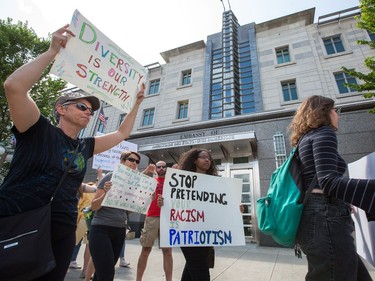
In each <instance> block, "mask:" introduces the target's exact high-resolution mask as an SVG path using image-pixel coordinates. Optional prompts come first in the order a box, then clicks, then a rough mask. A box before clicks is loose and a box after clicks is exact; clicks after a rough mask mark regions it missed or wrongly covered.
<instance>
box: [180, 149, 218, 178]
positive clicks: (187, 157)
mask: <svg viewBox="0 0 375 281" xmlns="http://www.w3.org/2000/svg"><path fill="white" fill-rule="evenodd" d="M201 152H206V153H208V155H210V158H211V165H210V168H209V169H208V170H207V172H206V174H207V175H213V176H217V175H218V173H217V168H216V165H215V163H214V160H213V159H212V157H211V153H210V152H209V151H208V150H207V149H203V148H192V149H190V150H189V151H186V152H185V153H183V154H182V155H181V157H180V159H179V161H178V166H179V168H180V169H181V170H185V171H190V172H196V171H197V166H196V165H195V163H194V162H195V160H197V159H198V156H199V154H200V153H201Z"/></svg>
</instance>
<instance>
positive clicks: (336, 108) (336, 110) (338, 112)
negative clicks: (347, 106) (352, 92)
mask: <svg viewBox="0 0 375 281" xmlns="http://www.w3.org/2000/svg"><path fill="white" fill-rule="evenodd" d="M332 109H333V110H334V111H335V112H336V113H337V114H340V113H341V107H334V108H332Z"/></svg>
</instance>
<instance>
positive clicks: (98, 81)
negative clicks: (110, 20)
mask: <svg viewBox="0 0 375 281" xmlns="http://www.w3.org/2000/svg"><path fill="white" fill-rule="evenodd" d="M69 29H70V30H71V31H72V32H73V33H74V34H75V37H70V38H69V40H68V43H67V45H66V48H61V49H60V52H59V54H58V55H57V57H56V59H55V62H54V64H53V65H52V68H51V71H50V72H51V73H52V74H54V75H56V76H57V77H59V78H61V79H64V80H65V81H67V82H69V83H71V84H73V85H75V86H76V87H78V88H80V89H82V90H83V91H85V92H87V93H90V94H92V95H94V96H96V97H98V98H99V99H101V100H103V101H105V102H107V103H109V104H111V105H112V106H114V107H116V108H118V109H120V110H121V111H123V112H129V111H130V109H131V108H132V106H133V104H134V102H135V100H136V94H137V92H138V89H139V86H140V85H141V84H142V82H144V81H145V79H146V75H147V71H146V69H145V68H144V67H143V66H142V65H141V64H139V63H138V62H137V61H136V60H134V59H133V58H132V57H130V56H129V55H128V54H127V53H126V52H124V51H123V50H121V48H120V47H119V46H117V45H116V44H115V43H113V42H112V41H111V40H110V39H109V38H107V37H106V36H105V35H104V34H103V33H102V32H100V30H99V29H97V28H96V27H95V26H94V25H93V24H92V23H91V22H90V21H89V20H87V19H86V18H85V17H84V16H83V15H82V14H81V13H80V12H79V11H78V10H75V11H74V14H73V17H72V21H71V23H70V27H69ZM135 39H136V38H134V40H135Z"/></svg>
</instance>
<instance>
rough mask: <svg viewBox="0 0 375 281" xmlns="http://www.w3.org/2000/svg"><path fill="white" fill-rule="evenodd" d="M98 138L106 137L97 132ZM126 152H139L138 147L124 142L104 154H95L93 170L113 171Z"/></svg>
mask: <svg viewBox="0 0 375 281" xmlns="http://www.w3.org/2000/svg"><path fill="white" fill-rule="evenodd" d="M96 135H97V136H101V135H104V134H102V133H99V132H97V133H96ZM125 150H130V151H134V152H137V150H138V145H137V144H135V143H131V142H128V141H122V142H120V143H119V144H118V145H116V146H114V147H112V148H110V149H108V150H106V151H104V152H102V153H99V154H95V155H94V157H93V162H92V168H93V169H102V170H103V171H113V170H114V168H115V166H116V165H117V164H118V163H120V158H121V153H123V152H124V151H125Z"/></svg>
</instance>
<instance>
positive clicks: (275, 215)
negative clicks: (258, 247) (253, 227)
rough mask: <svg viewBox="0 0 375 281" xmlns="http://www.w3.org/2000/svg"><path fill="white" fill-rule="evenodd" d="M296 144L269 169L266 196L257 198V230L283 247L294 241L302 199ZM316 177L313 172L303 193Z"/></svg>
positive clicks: (304, 198) (300, 170)
mask: <svg viewBox="0 0 375 281" xmlns="http://www.w3.org/2000/svg"><path fill="white" fill-rule="evenodd" d="M297 148H298V144H297V146H296V147H295V148H293V150H292V152H291V153H290V155H289V157H288V158H287V160H286V161H285V162H284V163H283V164H282V165H281V166H280V167H279V168H278V169H276V170H275V171H274V172H273V174H272V176H271V182H270V186H269V189H268V192H267V196H266V197H262V198H260V199H258V201H257V218H258V227H259V229H260V231H262V232H263V233H264V234H267V235H271V236H272V238H273V240H275V241H276V242H277V243H279V244H281V245H283V246H287V247H291V246H294V245H295V238H296V235H297V231H298V226H299V222H300V220H301V215H302V210H303V202H305V200H306V197H305V196H304V195H305V192H304V188H303V181H302V175H301V172H302V169H301V167H300V165H301V164H300V160H299V157H298V152H297ZM316 179H317V178H316V175H315V177H314V179H313V181H312V183H311V184H310V186H309V188H308V190H307V191H306V194H307V193H309V192H311V190H312V188H313V187H314V186H315V183H316Z"/></svg>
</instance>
